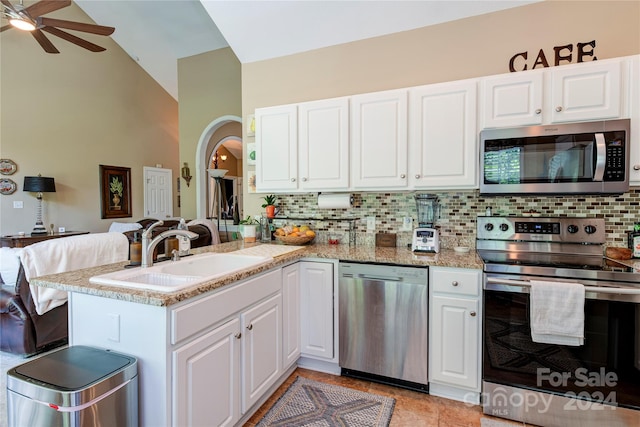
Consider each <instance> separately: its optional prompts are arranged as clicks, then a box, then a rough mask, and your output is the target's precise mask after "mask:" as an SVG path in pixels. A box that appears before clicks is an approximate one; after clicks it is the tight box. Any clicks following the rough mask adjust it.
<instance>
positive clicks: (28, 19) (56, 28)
mask: <svg viewBox="0 0 640 427" xmlns="http://www.w3.org/2000/svg"><path fill="white" fill-rule="evenodd" d="M0 2H2V15H3V16H2V17H3V18H5V19H8V20H9V24H8V25H5V26H3V27H0V32H2V31H5V30H8V29H11V28H17V29H20V30H23V31H29V32H30V33H31V35H32V36H33V38H34V39H36V41H37V42H38V43H39V44H40V46H42V48H43V49H44V50H45V52H47V53H60V51H59V50H58V49H56V47H55V46H54V45H53V43H51V41H50V40H49V39H48V38H47V36H46V35H45V34H44V33H43V31H46V32H47V33H49V34H53V35H54V36H57V37H60V38H61V39H64V40H66V41H68V42H71V43H73V44H75V45H78V46H80V47H82V48H85V49H87V50H90V51H91V52H102V51H105V50H106V49H105V48H104V47H102V46H98V45H97V44H93V43H91V42H88V41H87V40H84V39H81V38H80V37H77V36H74V35H73V34H70V33H67V32H66V31H63V30H61V29H60V28H65V29H67V30H75V31H82V32H85V33H91V34H98V35H101V36H109V35H111V34H113V31H114V30H115V28H113V27H104V26H102V25H94V24H84V23H82V22H74V21H65V20H63V19H55V18H47V17H44V16H42V15H44V14H47V13H50V12H53V11H55V10H58V9H62V8H64V7H67V6H69V5H70V4H71V0H42V1H39V2H37V3H34V4H32V5H31V6H27V7H25V6H24V5H23V4H22V0H20V4H16V5H13V4H11V2H10V1H9V0H0Z"/></svg>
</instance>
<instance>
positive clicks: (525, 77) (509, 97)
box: [482, 59, 623, 128]
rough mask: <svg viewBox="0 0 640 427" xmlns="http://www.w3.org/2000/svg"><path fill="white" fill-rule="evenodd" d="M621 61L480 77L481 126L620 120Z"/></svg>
mask: <svg viewBox="0 0 640 427" xmlns="http://www.w3.org/2000/svg"><path fill="white" fill-rule="evenodd" d="M622 64H623V60H622V59H608V60H603V61H593V62H589V63H582V64H572V65H563V66H560V67H553V68H545V69H543V70H531V71H524V72H518V73H511V74H501V75H498V76H491V77H487V78H484V79H482V96H483V100H482V110H483V113H482V116H483V120H482V125H483V128H495V127H516V126H530V125H539V124H549V123H562V122H577V121H587V120H604V119H613V118H620V117H623V109H622V101H623V99H622V98H623V96H622V78H623V73H622V69H623V68H622Z"/></svg>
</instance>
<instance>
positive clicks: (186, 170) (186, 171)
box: [181, 162, 191, 187]
mask: <svg viewBox="0 0 640 427" xmlns="http://www.w3.org/2000/svg"><path fill="white" fill-rule="evenodd" d="M181 172H182V173H181V175H182V178H184V180H185V181H187V187H188V186H189V183H190V182H191V171H190V170H189V164H187V162H184V166H183V167H182V169H181Z"/></svg>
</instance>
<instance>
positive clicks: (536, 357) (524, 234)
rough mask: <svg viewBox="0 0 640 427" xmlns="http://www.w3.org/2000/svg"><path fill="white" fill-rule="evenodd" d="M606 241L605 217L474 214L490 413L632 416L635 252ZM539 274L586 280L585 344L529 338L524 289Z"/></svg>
mask: <svg viewBox="0 0 640 427" xmlns="http://www.w3.org/2000/svg"><path fill="white" fill-rule="evenodd" d="M604 243H605V222H604V220H603V219H591V218H589V219H587V218H548V217H544V218H532V217H479V218H478V223H477V242H476V244H477V251H478V255H479V256H480V257H481V258H482V260H483V261H484V310H483V312H484V318H483V330H484V334H483V335H484V337H483V338H484V356H483V372H482V377H483V409H484V412H485V413H486V414H490V415H494V416H499V417H503V418H509V419H513V420H517V421H523V422H526V423H531V424H536V425H543V426H562V427H570V426H604V425H606V426H637V425H638V420H640V260H636V261H637V262H636V263H634V262H633V260H630V261H616V260H611V259H608V258H605V257H604V256H603V253H604ZM541 281H543V282H546V283H549V282H551V285H552V286H553V285H554V282H562V283H574V284H575V283H580V284H582V285H584V342H583V344H582V345H560V344H549V343H541V342H537V341H538V340H536V341H534V340H533V339H532V335H531V319H532V318H531V309H530V303H531V297H530V291H531V286H532V282H533V285H535V286H538V282H541ZM555 284H556V285H557V283H555ZM569 286H571V285H569Z"/></svg>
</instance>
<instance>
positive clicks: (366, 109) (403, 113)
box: [351, 90, 408, 189]
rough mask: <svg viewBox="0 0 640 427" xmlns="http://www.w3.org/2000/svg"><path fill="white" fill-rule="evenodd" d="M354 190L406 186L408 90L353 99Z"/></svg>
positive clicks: (360, 96)
mask: <svg viewBox="0 0 640 427" xmlns="http://www.w3.org/2000/svg"><path fill="white" fill-rule="evenodd" d="M351 145H352V151H351V155H352V157H351V158H352V161H351V166H352V179H353V187H354V189H376V188H379V189H384V188H404V187H406V186H407V183H408V181H407V91H406V90H395V91H386V92H377V93H369V94H364V95H357V96H353V97H351Z"/></svg>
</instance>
